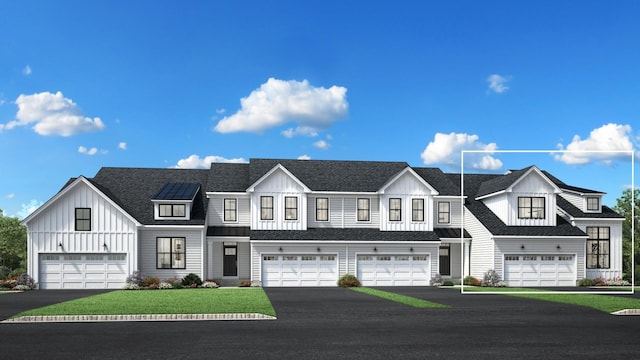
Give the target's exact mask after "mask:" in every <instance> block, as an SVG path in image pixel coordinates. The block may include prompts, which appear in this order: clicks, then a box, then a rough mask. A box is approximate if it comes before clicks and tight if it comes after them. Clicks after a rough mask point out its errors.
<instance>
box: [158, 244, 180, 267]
mask: <svg viewBox="0 0 640 360" xmlns="http://www.w3.org/2000/svg"><path fill="white" fill-rule="evenodd" d="M185 242H186V240H185V238H183V237H159V238H157V239H156V254H157V259H156V268H158V269H185V268H186V266H185V265H186V263H185Z"/></svg>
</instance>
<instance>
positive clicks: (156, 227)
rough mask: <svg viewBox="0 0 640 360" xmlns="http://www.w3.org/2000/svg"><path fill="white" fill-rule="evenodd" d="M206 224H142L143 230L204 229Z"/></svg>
mask: <svg viewBox="0 0 640 360" xmlns="http://www.w3.org/2000/svg"><path fill="white" fill-rule="evenodd" d="M206 228H207V226H206V225H142V226H140V229H141V230H203V229H206Z"/></svg>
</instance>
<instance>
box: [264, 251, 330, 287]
mask: <svg viewBox="0 0 640 360" xmlns="http://www.w3.org/2000/svg"><path fill="white" fill-rule="evenodd" d="M336 281H338V261H337V256H335V255H263V256H262V286H336Z"/></svg>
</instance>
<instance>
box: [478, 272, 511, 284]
mask: <svg viewBox="0 0 640 360" xmlns="http://www.w3.org/2000/svg"><path fill="white" fill-rule="evenodd" d="M482 286H488V287H504V286H506V284H505V283H504V281H502V279H501V278H500V274H498V272H497V271H495V270H493V269H489V270H487V272H486V273H484V276H483V278H482Z"/></svg>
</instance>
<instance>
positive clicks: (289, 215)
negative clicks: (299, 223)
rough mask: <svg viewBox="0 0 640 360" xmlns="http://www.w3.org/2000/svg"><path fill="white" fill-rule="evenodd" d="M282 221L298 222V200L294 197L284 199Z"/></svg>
mask: <svg viewBox="0 0 640 360" xmlns="http://www.w3.org/2000/svg"><path fill="white" fill-rule="evenodd" d="M284 219H285V220H298V198H297V197H295V196H285V197H284Z"/></svg>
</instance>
